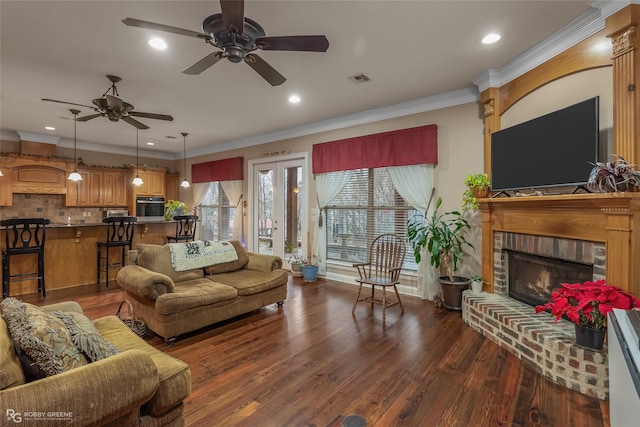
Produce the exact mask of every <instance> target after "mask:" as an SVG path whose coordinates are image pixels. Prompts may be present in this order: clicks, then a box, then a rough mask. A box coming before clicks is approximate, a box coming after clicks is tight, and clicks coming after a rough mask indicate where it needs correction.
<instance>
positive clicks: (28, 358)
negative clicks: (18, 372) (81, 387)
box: [1, 298, 87, 380]
mask: <svg viewBox="0 0 640 427" xmlns="http://www.w3.org/2000/svg"><path fill="white" fill-rule="evenodd" d="M1 305H2V315H3V317H4V319H5V321H6V322H7V326H8V328H9V333H10V335H11V338H12V340H13V342H14V344H15V345H17V346H18V347H20V350H22V352H20V353H19V354H18V356H20V355H21V354H22V355H23V357H21V359H20V361H21V363H22V367H23V370H24V371H25V376H26V377H27V380H35V379H38V378H41V377H42V376H50V375H55V374H59V373H61V372H65V371H68V370H70V369H73V368H76V367H78V366H82V365H86V364H87V360H86V359H85V357H84V356H83V355H82V353H81V352H80V350H78V349H77V348H76V347H75V345H74V344H73V341H72V339H71V334H70V333H69V331H68V330H67V328H66V326H65V324H64V322H63V321H62V320H60V319H58V318H57V317H55V316H53V315H52V314H51V313H47V312H46V311H44V310H42V309H41V308H39V307H36V306H35V305H32V304H28V303H23V302H21V301H19V300H17V299H15V298H7V299H5V300H3V301H2V303H1ZM33 364H35V365H37V367H38V368H39V369H33V366H32V365H33Z"/></svg>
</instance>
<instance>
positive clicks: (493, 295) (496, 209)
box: [462, 193, 640, 399]
mask: <svg viewBox="0 0 640 427" xmlns="http://www.w3.org/2000/svg"><path fill="white" fill-rule="evenodd" d="M480 210H481V212H482V259H483V262H482V276H483V279H484V290H485V291H486V292H483V293H482V294H480V295H477V294H472V293H470V292H468V291H466V292H465V294H464V296H463V307H462V308H463V312H462V314H463V319H464V321H465V322H466V323H467V324H469V325H470V326H471V327H473V328H474V329H476V330H478V331H479V332H480V333H482V334H483V335H485V336H487V337H488V338H489V339H491V340H492V341H494V342H496V343H497V344H499V345H500V346H501V347H503V348H505V349H507V350H508V351H509V352H511V353H512V354H514V355H515V356H516V357H518V358H520V359H521V360H523V361H525V362H526V363H528V364H529V365H531V366H532V367H534V368H535V369H536V370H537V371H538V372H540V373H542V374H543V375H545V376H546V377H547V378H549V379H550V380H552V381H554V382H556V383H558V384H561V385H564V386H566V387H569V388H571V389H573V390H576V391H579V392H581V393H584V394H587V395H589V396H593V397H597V398H599V399H607V398H608V395H609V379H608V366H607V364H608V359H607V355H608V353H607V348H606V347H605V349H604V350H603V351H601V352H594V351H590V350H585V349H583V348H581V347H579V346H577V345H576V344H575V332H574V326H573V324H572V323H570V322H568V321H564V320H561V321H560V322H558V323H554V318H553V317H551V316H548V315H545V314H542V313H541V314H535V310H534V308H533V307H532V306H531V305H528V304H525V303H523V302H521V301H518V300H515V299H513V298H510V297H509V293H508V292H509V274H508V271H509V268H508V267H509V266H508V253H509V251H512V252H518V253H524V254H530V255H533V256H540V257H548V258H550V259H553V260H559V261H566V262H575V263H579V264H583V265H588V266H590V268H592V279H594V280H597V279H607V281H608V282H609V283H611V284H614V285H616V286H619V287H621V288H623V289H627V290H629V291H631V292H633V293H635V294H639V293H638V291H637V289H635V288H636V287H639V288H640V277H639V276H640V267H639V266H637V265H636V264H637V263H634V262H633V260H634V259H636V257H638V256H639V255H638V254H640V197H638V195H632V194H629V193H627V194H625V193H617V194H584V195H560V196H542V197H518V198H516V197H511V198H500V199H485V200H484V201H481V203H480ZM590 271H591V270H590ZM582 274H584V273H582Z"/></svg>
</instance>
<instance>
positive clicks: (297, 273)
mask: <svg viewBox="0 0 640 427" xmlns="http://www.w3.org/2000/svg"><path fill="white" fill-rule="evenodd" d="M291 275H292V276H293V277H302V264H291Z"/></svg>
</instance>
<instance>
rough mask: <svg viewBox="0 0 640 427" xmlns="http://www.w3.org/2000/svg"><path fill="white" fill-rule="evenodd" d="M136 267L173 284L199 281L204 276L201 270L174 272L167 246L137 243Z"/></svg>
mask: <svg viewBox="0 0 640 427" xmlns="http://www.w3.org/2000/svg"><path fill="white" fill-rule="evenodd" d="M136 249H137V250H138V259H137V262H138V265H139V266H141V267H144V268H146V269H148V270H151V271H155V272H157V273H162V274H164V275H166V276H169V277H170V278H171V280H173V281H174V282H175V283H177V282H184V281H187V280H193V279H199V278H202V277H203V276H204V272H203V271H202V269H201V268H195V269H193V270H187V271H180V272H178V271H176V270H175V269H174V268H173V266H172V265H171V251H170V250H169V247H168V246H167V245H152V244H148V243H138V244H137V245H136Z"/></svg>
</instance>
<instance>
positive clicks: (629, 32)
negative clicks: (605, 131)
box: [605, 4, 640, 164]
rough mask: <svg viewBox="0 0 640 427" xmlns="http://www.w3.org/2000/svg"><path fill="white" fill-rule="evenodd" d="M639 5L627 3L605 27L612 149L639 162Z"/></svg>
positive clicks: (628, 159)
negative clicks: (610, 85)
mask: <svg viewBox="0 0 640 427" xmlns="http://www.w3.org/2000/svg"><path fill="white" fill-rule="evenodd" d="M639 21H640V5H634V4H632V5H629V6H627V7H626V8H624V9H622V10H620V11H618V12H616V13H615V14H613V15H611V16H610V17H608V18H607V19H606V24H605V25H606V26H605V31H606V35H607V37H610V38H611V42H612V45H613V105H615V108H614V112H613V122H614V125H613V140H614V153H616V154H620V155H621V156H622V157H624V158H625V159H626V160H627V162H628V163H630V164H638V163H639V162H640V128H639V127H638V126H639V124H640V98H639V97H638V96H637V95H636V93H637V91H638V89H639V88H638V87H637V85H638V83H639V79H638V78H637V77H638V73H640V55H638V51H637V48H638V46H640V40H639V37H640V34H638V22H639Z"/></svg>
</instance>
